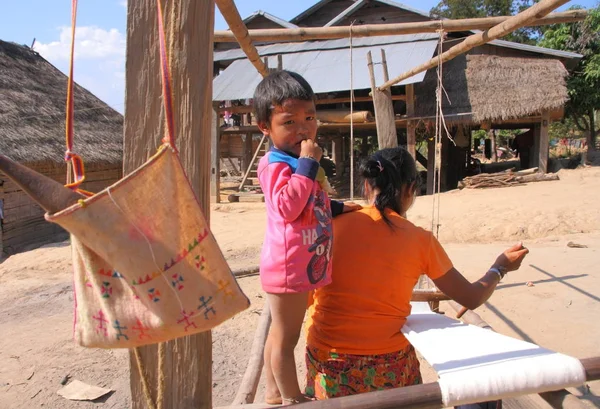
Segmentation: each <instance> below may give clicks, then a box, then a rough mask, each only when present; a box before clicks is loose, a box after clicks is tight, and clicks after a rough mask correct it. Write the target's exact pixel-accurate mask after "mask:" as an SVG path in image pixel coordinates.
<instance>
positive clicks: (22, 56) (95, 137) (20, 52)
mask: <svg viewBox="0 0 600 409" xmlns="http://www.w3.org/2000/svg"><path fill="white" fill-rule="evenodd" d="M66 89H67V77H66V76H65V75H64V74H63V73H62V72H60V71H59V70H58V69H57V68H56V67H54V66H53V65H52V64H50V63H49V62H48V61H46V60H45V59H44V58H42V57H41V56H40V55H39V54H38V53H36V52H35V51H33V50H31V49H30V48H28V47H26V46H20V45H17V44H14V43H9V42H4V41H0V153H2V154H3V155H6V156H7V157H9V158H10V159H12V160H14V161H17V162H19V163H22V164H24V165H26V166H28V167H30V168H31V169H34V170H36V171H38V172H40V173H42V174H44V175H46V176H49V177H51V178H53V179H55V180H58V181H60V182H64V181H65V177H66V164H65V163H64V161H63V157H64V151H65V141H64V135H65V96H66ZM74 119H75V146H74V151H75V152H77V153H78V154H80V155H81V156H82V158H83V159H84V161H85V165H86V180H87V182H86V183H85V184H84V188H85V189H87V190H91V191H98V190H101V189H102V188H104V187H106V186H108V185H110V184H112V183H114V182H115V181H117V180H119V179H120V178H121V176H122V157H123V137H122V133H123V116H122V115H121V114H119V113H118V112H117V111H115V110H114V109H112V108H111V107H109V106H108V105H106V104H105V103H104V102H102V101H100V100H99V99H98V98H96V97H95V96H94V95H92V94H91V93H90V92H89V91H87V90H85V89H84V88H82V87H80V86H77V85H76V86H75V116H74ZM0 201H1V203H2V205H3V223H2V229H1V232H0V254H4V255H6V254H12V253H15V252H18V251H20V250H23V249H25V248H28V247H33V246H35V245H39V244H41V243H47V242H52V241H57V240H61V239H64V238H65V237H67V235H66V233H65V232H64V231H63V230H61V229H60V228H59V227H58V226H57V225H54V224H50V223H47V222H46V221H45V220H44V217H43V214H44V212H43V210H42V209H41V208H40V207H39V206H37V205H36V204H35V203H34V202H33V201H32V200H31V199H30V198H29V197H28V196H27V195H26V194H25V193H23V192H22V191H21V190H20V189H19V188H18V187H17V186H15V184H14V183H12V182H11V181H10V180H9V179H8V178H7V177H6V176H5V175H3V174H2V173H0Z"/></svg>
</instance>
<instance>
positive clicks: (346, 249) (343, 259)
mask: <svg viewBox="0 0 600 409" xmlns="http://www.w3.org/2000/svg"><path fill="white" fill-rule="evenodd" d="M386 215H387V216H388V219H389V221H390V223H391V226H390V225H388V224H387V223H386V222H385V220H383V219H382V217H381V214H380V213H379V210H377V209H376V208H374V207H372V206H369V207H365V208H363V209H362V210H360V211H357V212H353V213H348V214H345V215H342V216H340V217H338V218H336V219H335V221H334V223H333V237H334V240H333V243H334V244H333V254H332V255H333V273H332V280H333V282H332V284H330V285H328V286H326V287H323V288H320V289H318V290H316V291H315V293H314V303H313V305H312V306H311V308H310V310H309V320H308V323H307V328H308V340H307V343H308V344H309V345H312V346H315V347H318V348H322V349H326V350H333V351H336V352H339V353H346V354H356V355H367V354H369V355H372V354H384V353H388V352H393V351H398V350H400V349H403V348H404V347H406V346H407V345H408V341H407V340H406V339H405V338H404V336H403V335H402V333H401V332H400V329H401V328H402V326H403V325H404V323H405V321H406V317H407V316H408V315H409V314H410V304H409V303H410V297H411V293H412V289H413V287H414V285H415V284H416V282H417V280H418V278H419V275H420V274H427V275H429V276H430V277H431V278H432V279H436V278H438V277H441V276H442V275H444V274H445V273H446V272H447V271H449V270H450V269H451V268H452V263H451V262H450V260H449V259H448V256H447V255H446V253H445V252H444V250H443V249H442V247H441V246H440V245H439V243H438V241H437V240H436V239H435V238H434V237H433V235H432V234H431V233H430V232H428V231H425V230H424V229H421V228H419V227H416V226H414V225H413V224H412V223H411V222H409V221H408V220H406V219H404V218H403V217H401V216H399V215H398V214H397V213H395V212H393V211H391V210H387V213H386Z"/></svg>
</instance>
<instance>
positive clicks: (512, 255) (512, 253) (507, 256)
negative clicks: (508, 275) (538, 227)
mask: <svg viewBox="0 0 600 409" xmlns="http://www.w3.org/2000/svg"><path fill="white" fill-rule="evenodd" d="M527 253H529V249H527V248H526V247H524V246H523V243H517V244H515V245H514V246H512V247H511V248H509V249H508V250H506V251H505V252H504V253H502V254H500V255H499V256H498V258H497V259H496V262H495V263H494V265H493V267H496V268H498V269H504V270H505V271H506V272H509V271H515V270H518V269H519V267H521V263H522V262H523V259H525V256H526V255H527Z"/></svg>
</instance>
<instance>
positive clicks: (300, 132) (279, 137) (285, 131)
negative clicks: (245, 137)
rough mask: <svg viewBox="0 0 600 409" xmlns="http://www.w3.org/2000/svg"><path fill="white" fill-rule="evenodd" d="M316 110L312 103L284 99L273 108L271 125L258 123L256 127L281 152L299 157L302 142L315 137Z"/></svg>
mask: <svg viewBox="0 0 600 409" xmlns="http://www.w3.org/2000/svg"><path fill="white" fill-rule="evenodd" d="M316 115H317V110H316V108H315V103H314V102H313V101H303V100H299V99H286V100H285V101H283V104H281V105H278V106H276V107H275V108H273V112H272V113H271V123H270V124H264V123H259V124H258V127H259V129H260V130H261V131H262V133H264V134H265V135H267V136H269V137H270V138H271V140H272V141H273V145H275V147H276V148H277V149H281V150H282V151H285V152H288V153H293V154H294V155H296V156H300V144H301V143H302V141H303V140H306V139H311V140H315V138H316V137H317V117H316Z"/></svg>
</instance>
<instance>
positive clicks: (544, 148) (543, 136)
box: [538, 111, 550, 173]
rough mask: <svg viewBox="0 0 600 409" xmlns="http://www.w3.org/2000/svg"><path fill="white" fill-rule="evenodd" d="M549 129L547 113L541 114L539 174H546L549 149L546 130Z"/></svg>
mask: <svg viewBox="0 0 600 409" xmlns="http://www.w3.org/2000/svg"><path fill="white" fill-rule="evenodd" d="M549 127H550V115H549V114H548V111H544V112H542V121H541V123H540V160H539V165H538V167H539V172H540V173H547V172H548V154H549V149H550V140H549V136H548V130H549Z"/></svg>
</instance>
